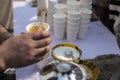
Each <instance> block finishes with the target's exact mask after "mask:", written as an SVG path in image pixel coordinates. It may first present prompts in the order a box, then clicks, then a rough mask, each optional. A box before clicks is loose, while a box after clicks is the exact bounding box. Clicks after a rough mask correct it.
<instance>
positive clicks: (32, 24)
mask: <svg viewBox="0 0 120 80" xmlns="http://www.w3.org/2000/svg"><path fill="white" fill-rule="evenodd" d="M44 24H45V25H44V27H45V31H48V30H49V29H50V25H49V24H47V23H44ZM34 26H38V27H41V26H40V22H33V23H30V24H28V25H27V26H26V31H27V32H30V31H29V30H30V29H31V28H33V27H34Z"/></svg>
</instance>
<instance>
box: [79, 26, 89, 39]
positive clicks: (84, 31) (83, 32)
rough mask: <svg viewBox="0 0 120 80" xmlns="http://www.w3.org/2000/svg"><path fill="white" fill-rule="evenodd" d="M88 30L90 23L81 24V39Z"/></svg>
mask: <svg viewBox="0 0 120 80" xmlns="http://www.w3.org/2000/svg"><path fill="white" fill-rule="evenodd" d="M87 32H88V24H84V25H81V26H80V29H79V33H78V38H79V39H84V37H85V36H86V34H87Z"/></svg>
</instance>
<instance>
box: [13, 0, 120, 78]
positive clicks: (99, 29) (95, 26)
mask: <svg viewBox="0 0 120 80" xmlns="http://www.w3.org/2000/svg"><path fill="white" fill-rule="evenodd" d="M13 5H14V33H15V34H19V33H21V32H26V29H25V26H26V25H27V24H29V23H31V22H35V21H37V17H36V15H37V9H36V7H30V6H29V5H28V4H27V3H25V2H24V1H23V2H19V1H16V2H14V4H13ZM63 42H67V43H68V41H67V40H66V39H64V40H56V39H55V37H54V34H53V33H52V43H51V47H53V46H54V45H56V44H58V43H63ZM70 43H73V44H76V45H77V46H79V47H80V48H81V50H82V57H81V59H91V58H94V57H96V56H98V55H102V54H110V53H114V54H120V49H119V48H118V45H117V43H116V39H115V36H114V35H113V34H112V33H111V32H110V31H109V30H108V29H107V28H106V27H105V26H104V25H103V24H102V23H101V22H100V21H97V22H91V23H90V26H89V30H88V32H87V35H86V37H85V38H84V39H82V40H80V39H78V40H76V41H74V42H70ZM16 80H39V71H38V70H37V68H36V66H35V65H32V66H28V67H24V68H20V69H16Z"/></svg>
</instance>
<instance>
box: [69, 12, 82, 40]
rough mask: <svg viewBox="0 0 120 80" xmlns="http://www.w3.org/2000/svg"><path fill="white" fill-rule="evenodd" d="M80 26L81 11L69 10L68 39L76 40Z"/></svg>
mask: <svg viewBox="0 0 120 80" xmlns="http://www.w3.org/2000/svg"><path fill="white" fill-rule="evenodd" d="M79 27H80V11H76V10H75V11H74V10H70V11H68V12H67V40H68V41H75V40H76V39H77V34H78V31H79Z"/></svg>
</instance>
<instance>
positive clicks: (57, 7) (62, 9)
mask: <svg viewBox="0 0 120 80" xmlns="http://www.w3.org/2000/svg"><path fill="white" fill-rule="evenodd" d="M54 7H55V13H65V14H66V10H67V5H66V4H63V3H58V4H56V5H55V6H54Z"/></svg>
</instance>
